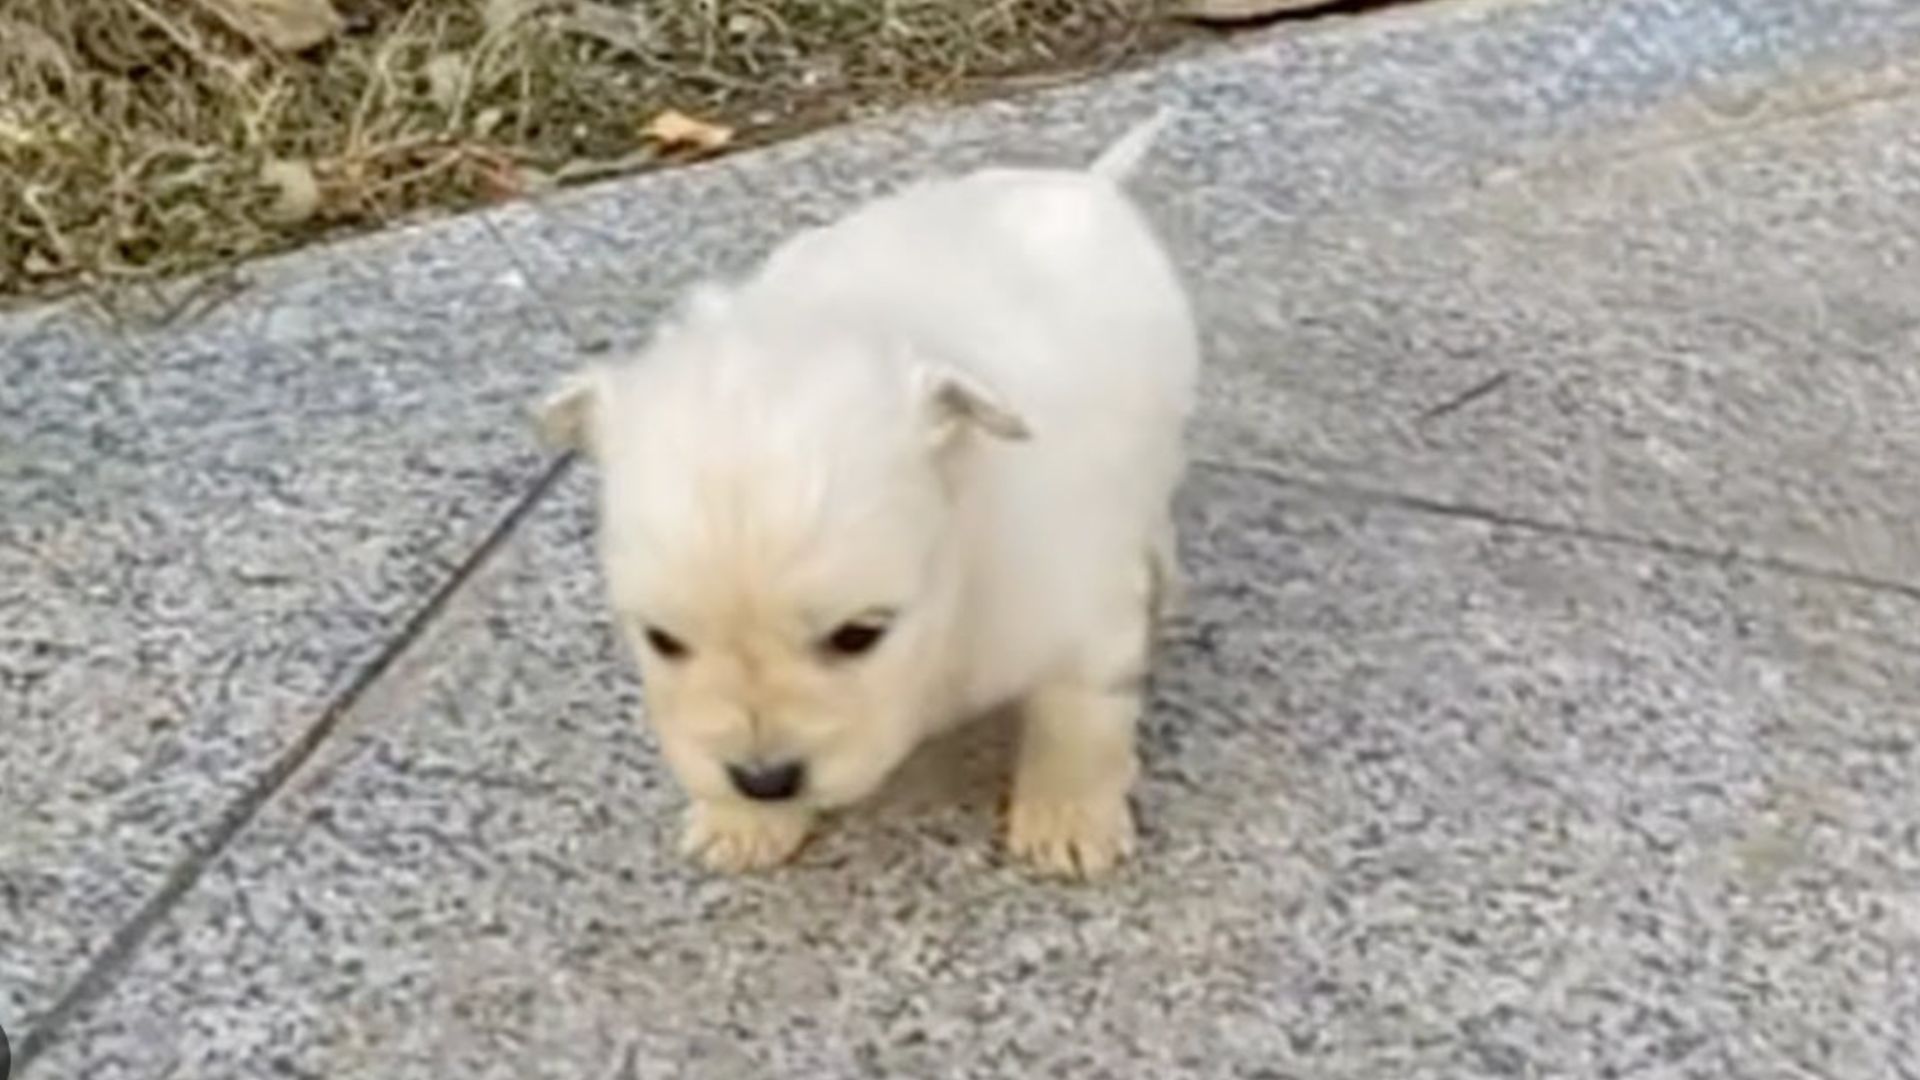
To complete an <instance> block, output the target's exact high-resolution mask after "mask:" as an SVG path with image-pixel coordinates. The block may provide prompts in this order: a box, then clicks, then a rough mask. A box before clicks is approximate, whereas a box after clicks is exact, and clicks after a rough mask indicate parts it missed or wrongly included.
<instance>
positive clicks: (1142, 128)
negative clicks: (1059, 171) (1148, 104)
mask: <svg viewBox="0 0 1920 1080" xmlns="http://www.w3.org/2000/svg"><path fill="white" fill-rule="evenodd" d="M1172 122H1173V110H1172V109H1169V108H1164V107H1163V108H1161V109H1160V110H1159V111H1158V112H1155V113H1154V114H1153V116H1151V117H1149V118H1148V119H1147V120H1145V121H1144V122H1142V123H1139V124H1135V125H1134V127H1133V129H1132V130H1131V131H1128V132H1127V133H1126V134H1125V135H1122V136H1120V138H1119V140H1118V141H1116V142H1115V143H1114V144H1113V145H1112V146H1109V147H1107V148H1106V149H1105V150H1103V151H1101V152H1100V156H1099V157H1097V158H1095V159H1094V160H1093V164H1092V165H1091V166H1089V167H1088V168H1087V171H1088V172H1090V173H1092V174H1093V175H1095V176H1098V177H1100V178H1101V179H1103V180H1109V181H1112V182H1113V183H1115V184H1122V183H1125V182H1126V181H1127V180H1128V179H1129V178H1131V177H1132V176H1133V174H1134V173H1136V172H1139V171H1140V163H1141V162H1142V161H1144V160H1146V157H1147V151H1148V150H1151V149H1153V141H1154V140H1155V139H1157V138H1159V137H1160V132H1161V131H1163V130H1165V129H1166V127H1167V125H1168V124H1171V123H1172Z"/></svg>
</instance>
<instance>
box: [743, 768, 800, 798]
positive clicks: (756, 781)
mask: <svg viewBox="0 0 1920 1080" xmlns="http://www.w3.org/2000/svg"><path fill="white" fill-rule="evenodd" d="M727 779H729V780H732V781H733V786H734V787H736V788H739V789H740V794H742V795H745V796H746V797H747V798H749V799H759V800H760V801H761V802H779V801H780V800H782V799H791V798H793V797H794V796H795V795H798V794H799V793H800V785H801V784H803V783H805V782H806V779H807V770H806V767H805V766H803V765H801V764H800V763H799V762H797V761H788V762H783V763H781V764H779V765H753V766H742V765H729V766H727Z"/></svg>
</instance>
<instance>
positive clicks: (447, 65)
mask: <svg viewBox="0 0 1920 1080" xmlns="http://www.w3.org/2000/svg"><path fill="white" fill-rule="evenodd" d="M425 71H426V75H427V92H428V93H429V94H431V95H432V96H433V103H434V104H435V105H438V106H439V107H440V110H441V111H442V112H453V111H454V110H455V109H457V108H459V107H460V101H461V99H462V98H464V97H466V92H467V58H466V57H465V56H463V55H461V54H460V53H457V52H444V53H440V54H438V55H436V56H434V58H433V59H431V60H428V61H427V64H426V68H425Z"/></svg>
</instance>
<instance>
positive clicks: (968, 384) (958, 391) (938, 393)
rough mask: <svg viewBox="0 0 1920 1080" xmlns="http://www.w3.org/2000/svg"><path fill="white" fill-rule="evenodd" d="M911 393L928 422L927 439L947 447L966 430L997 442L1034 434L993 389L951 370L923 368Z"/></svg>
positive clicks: (1024, 437)
mask: <svg viewBox="0 0 1920 1080" xmlns="http://www.w3.org/2000/svg"><path fill="white" fill-rule="evenodd" d="M914 391H915V393H916V394H917V395H918V396H919V399H920V401H919V403H920V408H921V411H922V414H923V415H924V416H925V417H926V418H927V424H928V432H929V439H930V441H931V442H932V444H933V445H934V446H935V447H936V448H938V447H944V446H948V445H950V444H951V443H953V442H954V440H956V439H957V438H959V437H960V436H961V435H962V434H963V433H965V432H967V431H969V430H975V431H981V432H985V433H986V434H988V435H991V436H993V437H994V438H996V439H1004V440H1006V441H1008V442H1023V441H1025V440H1026V439H1029V438H1032V436H1033V432H1032V430H1031V429H1030V428H1028V427H1027V422H1026V420H1025V419H1023V418H1022V417H1021V416H1020V414H1019V413H1016V412H1014V411H1013V409H1012V407H1011V406H1009V405H1008V404H1007V403H1006V402H1005V401H1004V400H1003V399H1002V398H1001V397H1000V395H999V394H998V393H996V392H995V391H994V390H993V388H991V387H989V386H987V385H986V384H985V383H983V382H981V381H980V380H978V379H976V378H974V377H973V376H971V375H968V374H966V373H965V372H961V371H957V370H955V369H953V368H950V367H944V366H928V367H922V368H920V369H918V370H917V371H916V372H915V375H914Z"/></svg>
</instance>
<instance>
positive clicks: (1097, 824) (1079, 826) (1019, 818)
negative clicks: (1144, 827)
mask: <svg viewBox="0 0 1920 1080" xmlns="http://www.w3.org/2000/svg"><path fill="white" fill-rule="evenodd" d="M1007 849H1008V850H1009V851H1011V852H1013V854H1014V855H1015V856H1016V857H1017V858H1020V859H1023V860H1025V861H1026V862H1027V863H1028V864H1030V865H1031V866H1032V867H1033V868H1034V869H1036V870H1038V871H1040V872H1041V873H1044V874H1050V875H1054V876H1058V877H1069V878H1079V879H1089V878H1097V877H1102V876H1104V875H1106V874H1107V873H1109V872H1111V871H1112V870H1113V868H1114V867H1115V866H1116V865H1118V864H1119V863H1120V861H1121V860H1122V859H1125V858H1126V857H1127V856H1129V855H1131V854H1133V812H1132V811H1131V810H1130V809H1128V807H1127V797H1126V796H1125V795H1124V794H1121V795H1110V796H1101V797H1098V798H1082V799H1047V798H1037V797H1033V796H1026V797H1022V796H1020V795H1019V794H1016V795H1015V796H1014V799H1013V804H1012V805H1011V806H1010V807H1009V808H1008V810H1007Z"/></svg>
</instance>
